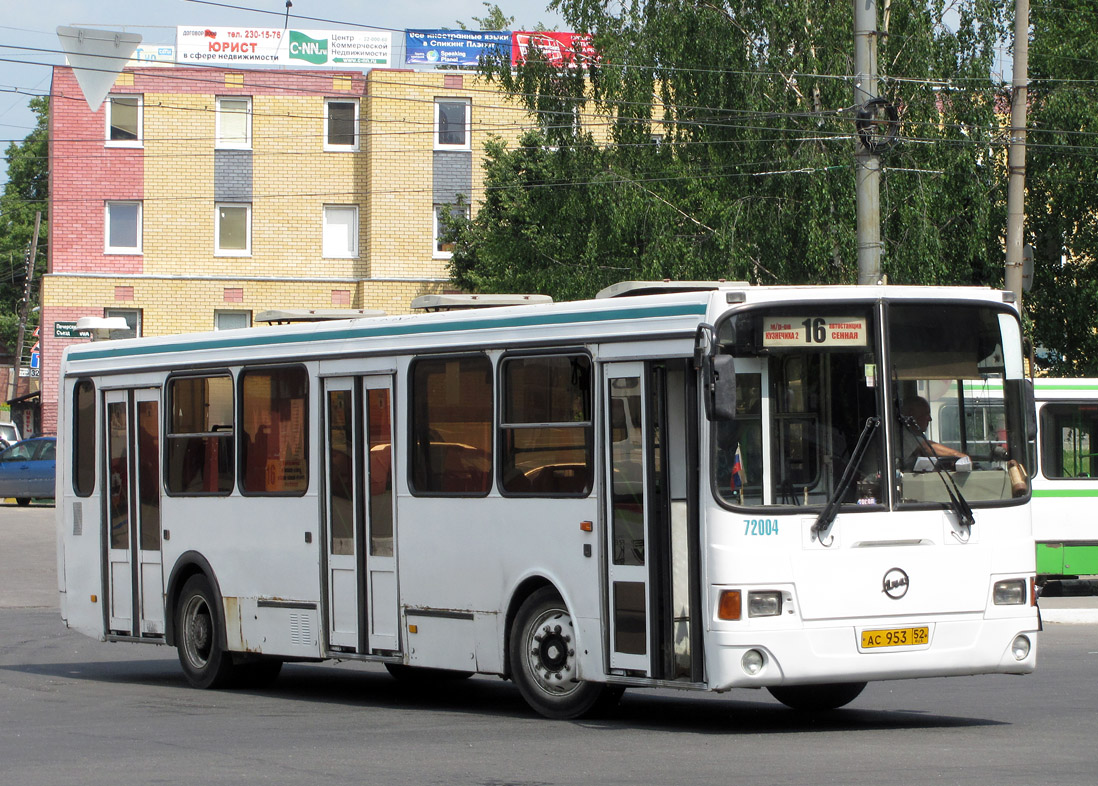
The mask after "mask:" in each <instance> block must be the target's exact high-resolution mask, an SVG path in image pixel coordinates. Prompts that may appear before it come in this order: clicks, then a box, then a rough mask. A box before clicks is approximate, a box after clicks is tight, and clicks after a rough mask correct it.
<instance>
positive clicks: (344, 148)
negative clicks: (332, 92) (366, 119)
mask: <svg viewBox="0 0 1098 786" xmlns="http://www.w3.org/2000/svg"><path fill="white" fill-rule="evenodd" d="M332 104H352V105H353V106H354V108H355V141H354V144H350V145H333V144H329V142H328V118H329V114H330V113H329V110H328V107H329V106H331V105H332ZM359 126H360V115H359V103H358V99H357V98H325V99H324V150H325V151H326V152H331V153H356V152H358V147H359V144H358V141H359Z"/></svg>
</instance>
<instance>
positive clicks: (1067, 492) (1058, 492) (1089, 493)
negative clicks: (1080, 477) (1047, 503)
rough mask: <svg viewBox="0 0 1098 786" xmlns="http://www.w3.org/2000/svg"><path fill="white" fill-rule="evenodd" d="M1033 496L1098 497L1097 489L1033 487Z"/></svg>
mask: <svg viewBox="0 0 1098 786" xmlns="http://www.w3.org/2000/svg"><path fill="white" fill-rule="evenodd" d="M1033 496H1035V497H1098V489H1033Z"/></svg>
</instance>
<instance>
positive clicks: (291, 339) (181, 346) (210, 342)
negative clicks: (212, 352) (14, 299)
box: [69, 303, 706, 361]
mask: <svg viewBox="0 0 1098 786" xmlns="http://www.w3.org/2000/svg"><path fill="white" fill-rule="evenodd" d="M705 309H706V306H705V304H704V303H700V304H699V303H685V304H674V305H668V306H650V307H647V308H621V309H613V310H606V311H570V312H567V313H564V314H553V313H549V314H535V315H531V316H512V317H501V318H484V319H475V320H474V319H467V320H461V321H450V322H433V321H427V322H418V323H415V324H406V323H396V324H389V325H379V326H377V327H359V328H347V329H345V330H332V331H324V332H321V333H292V334H289V335H287V334H285V333H278V334H275V335H270V334H263V335H260V334H257V335H254V336H245V337H237V338H210V339H199V340H194V341H183V342H180V341H174V342H163V343H158V344H149V345H144V346H137V347H118V346H104V347H100V346H96V345H91V346H89V347H88V348H87V349H84V348H80V349H75V350H70V354H69V360H70V361H78V360H96V359H98V358H105V357H136V356H139V355H155V354H160V353H163V352H179V351H191V350H209V349H235V348H243V347H258V346H276V345H279V344H299V343H310V342H315V341H339V340H345V339H361V338H389V337H393V336H410V335H418V334H425V333H448V332H452V331H465V330H489V329H498V328H517V327H531V326H537V325H545V326H554V325H570V324H579V323H582V322H620V321H626V320H631V319H651V318H654V317H689V316H696V317H701V316H704V315H705ZM642 332H643V331H642ZM592 338H597V337H594V336H593V337H592Z"/></svg>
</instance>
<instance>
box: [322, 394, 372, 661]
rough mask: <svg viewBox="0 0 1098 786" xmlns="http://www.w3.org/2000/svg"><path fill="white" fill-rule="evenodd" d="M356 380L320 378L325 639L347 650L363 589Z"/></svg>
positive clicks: (352, 646) (355, 638) (356, 645)
mask: <svg viewBox="0 0 1098 786" xmlns="http://www.w3.org/2000/svg"><path fill="white" fill-rule="evenodd" d="M354 382H355V380H354V379H352V378H349V377H341V378H338V379H326V380H324V424H325V439H324V455H325V461H324V470H325V506H324V507H325V510H326V518H327V521H326V524H327V538H326V541H327V543H326V550H327V558H328V559H327V563H328V568H327V573H328V576H327V584H328V587H327V589H328V643H329V644H330V645H331V646H332V648H333V649H339V650H343V651H347V652H360V651H361V648H360V642H359V631H360V629H361V626H360V624H359V620H360V613H359V610H360V609H361V608H362V606H363V595H364V588H363V586H362V580H361V574H360V573H359V570H358V565H359V554H361V551H362V550H361V543H362V534H361V528H362V517H361V515H360V508H361V506H360V504H359V499H360V497H361V493H362V488H361V485H362V484H361V483H359V482H357V478H359V477H360V476H361V472H359V465H360V464H361V461H362V459H361V455H362V451H361V450H360V449H359V446H360V445H361V434H360V429H359V424H358V418H357V417H355V412H356V411H357V402H356V400H355V388H354Z"/></svg>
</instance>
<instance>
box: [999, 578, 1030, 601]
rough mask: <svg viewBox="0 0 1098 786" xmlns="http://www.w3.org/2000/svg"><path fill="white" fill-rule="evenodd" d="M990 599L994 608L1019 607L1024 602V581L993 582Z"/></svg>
mask: <svg viewBox="0 0 1098 786" xmlns="http://www.w3.org/2000/svg"><path fill="white" fill-rule="evenodd" d="M991 598H992V601H993V602H994V603H995V605H996V606H1021V605H1022V604H1023V603H1025V602H1026V582H1025V579H1011V580H1010V581H997V582H995V588H994V589H993V590H992V593H991Z"/></svg>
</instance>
